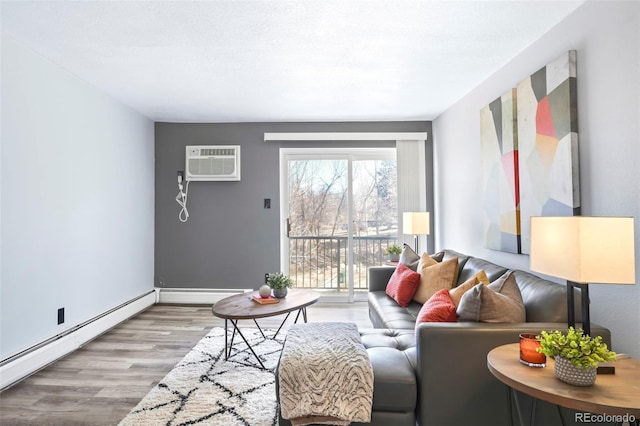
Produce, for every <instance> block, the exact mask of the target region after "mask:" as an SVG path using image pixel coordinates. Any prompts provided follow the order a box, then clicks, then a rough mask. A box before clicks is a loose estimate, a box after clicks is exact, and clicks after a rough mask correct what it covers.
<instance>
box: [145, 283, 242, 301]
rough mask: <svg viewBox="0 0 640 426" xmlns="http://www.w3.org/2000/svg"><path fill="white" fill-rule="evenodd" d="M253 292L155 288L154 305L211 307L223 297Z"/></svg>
mask: <svg viewBox="0 0 640 426" xmlns="http://www.w3.org/2000/svg"><path fill="white" fill-rule="evenodd" d="M251 291H253V290H252V289H250V288H246V289H213V288H159V287H156V292H157V294H158V299H157V301H156V303H169V304H184V305H213V304H214V303H216V302H218V301H219V300H222V299H224V298H225V297H229V296H233V295H234V294H240V293H248V292H251Z"/></svg>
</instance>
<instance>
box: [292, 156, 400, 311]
mask: <svg viewBox="0 0 640 426" xmlns="http://www.w3.org/2000/svg"><path fill="white" fill-rule="evenodd" d="M281 160H282V161H281V180H282V182H281V200H282V206H281V209H280V211H281V215H282V220H283V224H284V226H283V231H284V232H283V235H282V244H281V247H282V262H283V265H282V269H283V270H284V271H287V273H288V274H289V275H291V277H292V278H293V279H294V281H295V283H296V287H304V288H312V289H318V290H322V291H325V292H326V293H327V294H331V295H333V296H336V295H338V296H340V298H341V299H345V300H348V301H353V300H354V299H359V297H358V296H359V294H358V293H366V290H367V272H368V268H369V266H374V265H380V264H382V263H384V261H385V260H386V257H387V255H386V248H387V246H389V245H391V244H394V243H396V242H397V236H398V218H397V211H398V209H397V189H396V188H397V184H396V175H397V174H396V161H395V149H393V148H392V149H366V150H361V149H283V150H282V152H281Z"/></svg>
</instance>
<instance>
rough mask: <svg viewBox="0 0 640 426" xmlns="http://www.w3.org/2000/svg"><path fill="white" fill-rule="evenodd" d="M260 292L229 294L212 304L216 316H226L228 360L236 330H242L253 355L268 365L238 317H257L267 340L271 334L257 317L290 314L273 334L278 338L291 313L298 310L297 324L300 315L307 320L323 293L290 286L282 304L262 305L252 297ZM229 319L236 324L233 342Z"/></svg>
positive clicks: (224, 317)
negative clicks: (268, 334) (310, 308)
mask: <svg viewBox="0 0 640 426" xmlns="http://www.w3.org/2000/svg"><path fill="white" fill-rule="evenodd" d="M256 294H257V292H256V291H253V292H251V293H242V294H236V295H233V296H229V297H226V298H224V299H222V300H220V301H219V302H216V303H215V304H214V305H213V306H212V307H211V311H212V312H213V315H215V316H217V317H218V318H223V319H224V347H225V350H224V359H225V360H227V359H229V356H230V355H231V348H232V347H233V340H234V338H235V336H236V333H238V335H239V336H240V337H241V338H242V340H244V342H245V343H246V345H247V347H248V348H249V350H250V351H251V353H252V354H253V356H254V357H255V358H256V359H257V360H258V363H259V364H260V366H261V367H262V368H264V364H263V363H262V361H261V360H260V358H259V357H258V355H256V353H255V351H254V350H253V348H252V347H251V345H250V344H249V342H248V341H247V339H246V338H245V337H244V335H243V334H242V332H241V331H240V328H239V327H238V320H245V319H250V320H253V322H254V323H255V324H256V327H258V330H260V334H262V337H263V338H265V339H266V338H267V337H266V336H265V335H264V332H263V331H262V329H261V328H260V325H258V321H256V320H257V319H258V318H268V317H274V316H276V315H282V314H287V316H286V317H285V318H284V320H282V323H281V324H280V327H278V330H277V331H276V333H275V334H274V335H273V337H272V338H273V339H275V338H276V337H277V336H278V333H280V329H282V326H283V325H284V323H285V322H286V321H287V319H288V318H289V315H291V312H293V311H298V314H297V315H296V319H295V321H294V324H295V323H297V322H298V318H299V317H300V314H302V317H303V319H304V322H307V306H310V305H313V304H314V303H316V302H317V301H318V298H319V297H320V296H319V295H318V293H316V292H314V291H311V290H303V289H298V288H293V289H289V291H288V293H287V297H284V298H282V299H278V300H279V302H278V303H273V304H269V305H261V304H260V303H257V302H255V301H253V300H252V297H253V296H255V295H256ZM229 322H230V323H231V325H232V326H233V333H232V335H231V342H229V339H228V333H229V325H228V323H229Z"/></svg>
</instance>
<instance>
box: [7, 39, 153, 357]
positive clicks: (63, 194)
mask: <svg viewBox="0 0 640 426" xmlns="http://www.w3.org/2000/svg"><path fill="white" fill-rule="evenodd" d="M1 134H2V145H1V146H2V165H1V173H2V180H1V185H2V198H1V202H2V206H1V220H2V222H1V223H2V227H1V228H0V231H1V242H2V244H1V250H2V251H1V253H2V257H1V262H2V264H1V267H2V271H1V281H0V296H1V297H0V308H1V314H0V321H1V324H0V329H1V333H0V334H1V340H0V359H5V358H7V357H8V356H10V355H12V354H15V353H16V352H17V351H20V350H23V349H25V348H28V347H30V346H32V345H34V344H36V343H39V342H40V341H42V340H44V339H46V338H49V337H51V336H54V335H56V334H58V333H60V332H63V331H65V330H67V329H68V328H70V327H72V326H74V325H76V324H78V323H81V322H83V321H86V320H88V319H90V318H92V317H94V316H96V315H99V314H101V313H104V312H105V311H107V310H108V309H111V308H113V307H115V306H118V305H119V304H122V303H124V302H126V301H128V300H130V299H132V298H134V297H137V296H139V295H141V294H143V293H145V292H148V291H150V290H151V289H152V288H153V238H154V236H153V232H154V215H153V201H154V195H153V194H154V128H153V122H152V121H151V120H149V119H147V118H146V117H143V116H141V115H140V114H138V113H136V112H134V111H133V110H131V109H129V108H127V107H125V106H124V105H122V104H120V103H118V102H116V101H115V100H113V99H112V98H110V97H108V96H106V95H105V94H103V93H102V92H100V91H98V90H97V89H95V88H94V87H92V86H90V85H88V84H87V83H85V82H84V81H82V80H79V79H78V78H76V77H75V76H73V75H71V74H70V73H68V72H67V71H65V70H64V69H62V68H60V67H58V66H57V65H55V64H53V63H52V62H50V61H48V60H47V59H45V58H43V57H41V56H39V55H38V54H36V53H34V52H33V51H31V50H29V49H27V48H25V47H23V46H21V45H18V44H17V43H16V42H15V41H13V40H11V39H10V38H9V37H8V36H6V35H4V34H3V36H2V133H1ZM61 307H64V308H65V313H66V321H65V323H64V324H62V325H57V310H58V308H61Z"/></svg>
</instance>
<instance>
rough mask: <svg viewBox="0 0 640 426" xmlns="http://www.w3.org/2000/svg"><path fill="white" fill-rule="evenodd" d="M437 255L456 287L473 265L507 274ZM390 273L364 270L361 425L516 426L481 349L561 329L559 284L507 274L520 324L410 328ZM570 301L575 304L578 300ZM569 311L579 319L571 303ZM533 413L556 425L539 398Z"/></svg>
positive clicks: (413, 310)
mask: <svg viewBox="0 0 640 426" xmlns="http://www.w3.org/2000/svg"><path fill="white" fill-rule="evenodd" d="M443 252H444V253H443V255H444V256H443V260H447V259H451V258H453V257H457V258H458V268H459V270H458V278H457V285H459V284H462V283H464V282H465V281H466V280H467V279H469V278H470V277H472V276H473V275H474V274H476V272H478V271H479V270H481V269H483V270H484V271H485V273H486V275H487V277H488V278H489V280H490V281H494V280H496V279H498V278H499V277H500V276H502V275H503V274H504V273H505V272H506V271H507V268H505V267H502V266H499V265H496V264H494V263H491V262H488V261H486V260H483V259H479V258H476V257H472V256H468V255H464V254H461V253H458V252H455V251H453V250H443ZM394 270H395V267H391V266H381V267H373V268H370V269H369V294H368V297H369V317H370V319H371V323H372V324H373V326H374V327H375V328H373V329H366V330H360V335H361V338H362V343H363V345H364V346H365V348H367V352H368V354H369V359H370V360H371V364H372V366H373V373H374V389H373V409H372V415H371V423H369V425H375V426H390V425H393V426H415V425H416V424H419V425H423V426H448V425H460V424H471V425H480V426H484V425H487V426H506V425H510V424H517V422H518V419H517V418H516V416H515V413H509V404H508V400H507V395H509V393H508V391H507V388H506V386H505V385H503V384H502V383H501V382H499V381H498V380H497V379H495V378H494V377H493V376H492V375H491V373H490V372H489V370H488V369H487V353H488V352H489V351H490V350H491V349H493V348H494V347H496V346H500V345H504V344H507V343H516V342H518V335H519V334H520V333H539V332H540V331H541V330H555V329H559V330H562V329H566V328H567V297H566V291H567V287H566V286H565V285H561V284H557V283H554V282H551V281H548V280H544V279H542V278H539V277H537V276H535V275H532V274H530V273H528V272H525V271H514V277H515V280H516V283H517V285H518V288H519V289H520V292H521V294H522V298H523V300H524V304H525V310H526V322H524V323H492V324H488V323H480V322H455V323H443V322H438V323H421V324H418V325H417V326H416V317H417V315H418V312H419V311H420V308H421V307H422V305H419V304H417V303H415V302H412V303H411V304H409V306H407V307H406V308H403V307H400V306H399V305H398V304H397V303H396V302H395V301H394V300H393V299H392V298H390V297H389V296H387V295H386V293H385V289H386V286H387V283H388V281H389V278H390V277H391V275H392V274H393V272H394ZM575 299H576V301H579V300H580V297H576V298H575ZM575 309H576V319H577V321H580V306H579V305H578V303H576V308H575ZM591 332H592V335H600V336H602V337H603V339H604V341H605V342H606V343H607V344H608V345H611V335H610V332H609V330H607V329H605V328H603V327H601V326H598V325H596V324H592V325H591ZM523 368H526V367H524V366H523ZM277 385H278V379H277V369H276V387H277ZM518 400H519V402H520V406H521V407H522V409H523V412H524V413H525V414H527V416H528V413H529V412H530V407H531V398H529V397H527V396H524V395H519V396H518ZM514 411H515V410H514ZM563 411H564V415H563V418H564V424H575V422H574V416H573V412H572V411H571V410H564V409H563ZM278 414H280V412H279V410H278ZM510 416H511V418H510ZM535 418H536V422H535V424H536V425H556V424H558V425H559V424H563V423H562V422H561V419H560V418H559V412H558V409H557V408H556V407H555V406H551V405H549V404H547V403H544V402H538V403H537V409H536V416H535ZM512 420H513V422H512ZM278 421H279V424H280V425H281V426H290V425H291V423H290V422H289V421H288V420H286V419H283V418H282V417H281V416H279V419H278Z"/></svg>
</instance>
